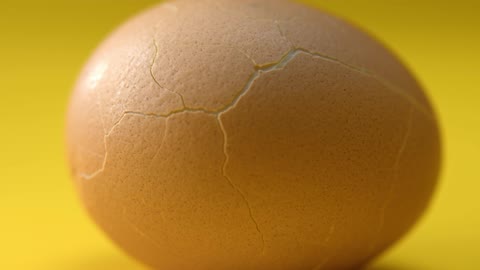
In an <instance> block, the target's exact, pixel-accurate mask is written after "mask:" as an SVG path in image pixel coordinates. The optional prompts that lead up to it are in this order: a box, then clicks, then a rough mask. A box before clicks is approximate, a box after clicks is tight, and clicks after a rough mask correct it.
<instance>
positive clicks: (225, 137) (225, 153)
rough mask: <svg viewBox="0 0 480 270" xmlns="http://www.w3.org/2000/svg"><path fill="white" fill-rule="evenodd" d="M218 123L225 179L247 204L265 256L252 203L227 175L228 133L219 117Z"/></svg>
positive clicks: (263, 242)
mask: <svg viewBox="0 0 480 270" xmlns="http://www.w3.org/2000/svg"><path fill="white" fill-rule="evenodd" d="M217 122H218V125H219V127H220V129H221V130H222V133H223V154H224V155H225V161H224V162H223V166H222V175H223V178H225V180H226V181H227V182H228V184H229V185H230V186H231V187H232V188H233V189H234V190H235V191H236V192H237V193H238V194H239V195H240V197H241V198H242V200H243V201H244V203H245V206H247V208H248V214H249V215H250V219H251V220H252V222H253V223H254V225H255V229H256V230H257V232H258V233H259V235H260V238H261V241H262V250H261V253H260V254H261V255H263V254H264V253H265V237H264V235H263V233H262V231H260V226H259V225H258V222H257V221H256V220H255V217H254V216H253V211H252V207H251V206H250V203H249V202H248V200H247V197H246V196H245V194H244V192H243V191H242V190H241V189H240V188H239V187H238V186H237V185H235V184H234V183H233V181H232V179H230V177H229V176H228V175H227V165H228V161H229V160H230V156H229V155H228V151H227V148H228V138H227V132H226V131H225V127H224V126H223V122H222V121H221V120H220V119H219V117H218V116H217Z"/></svg>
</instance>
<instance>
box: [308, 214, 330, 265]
mask: <svg viewBox="0 0 480 270" xmlns="http://www.w3.org/2000/svg"><path fill="white" fill-rule="evenodd" d="M335 231H336V223H335V222H334V223H332V225H330V230H329V231H328V234H327V236H326V237H325V239H324V240H323V244H322V245H323V246H324V247H326V246H327V245H328V243H329V242H330V240H331V239H332V237H333V234H334V233H335ZM332 257H333V254H332V255H330V256H327V257H325V258H324V259H323V260H322V261H321V262H320V263H319V264H317V265H315V266H314V267H313V268H312V270H321V269H323V267H324V266H325V265H326V264H327V263H328V261H330V259H331V258H332Z"/></svg>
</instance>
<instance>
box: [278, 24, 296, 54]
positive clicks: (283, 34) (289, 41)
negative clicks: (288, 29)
mask: <svg viewBox="0 0 480 270" xmlns="http://www.w3.org/2000/svg"><path fill="white" fill-rule="evenodd" d="M273 24H275V26H276V27H277V29H278V32H279V33H280V36H281V37H282V38H283V39H285V41H286V42H287V43H288V44H290V49H293V48H295V46H294V45H293V43H292V41H291V40H290V39H289V38H287V36H286V35H285V33H284V32H283V29H282V27H280V23H279V22H278V20H274V21H273Z"/></svg>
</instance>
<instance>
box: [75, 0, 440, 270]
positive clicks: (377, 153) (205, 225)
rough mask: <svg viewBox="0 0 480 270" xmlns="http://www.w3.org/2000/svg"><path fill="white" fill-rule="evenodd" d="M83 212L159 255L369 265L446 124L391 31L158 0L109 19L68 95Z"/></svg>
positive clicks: (142, 250) (258, 3)
mask: <svg viewBox="0 0 480 270" xmlns="http://www.w3.org/2000/svg"><path fill="white" fill-rule="evenodd" d="M67 146H68V154H69V161H70V165H71V169H72V173H73V175H74V178H75V184H76V187H77V188H78V190H79V192H80V194H81V198H82V200H83V202H84V203H85V205H86V207H87V209H88V212H89V213H90V214H91V216H92V217H93V219H94V220H95V221H96V222H97V223H98V224H99V226H100V227H101V228H102V229H103V230H104V231H105V232H106V233H107V234H108V235H109V236H110V237H111V238H112V239H113V240H114V241H115V242H116V243H117V244H118V245H119V246H120V247H121V248H123V249H124V250H125V251H126V252H127V253H129V254H130V255H132V256H134V257H136V258H137V259H139V260H140V261H143V262H144V263H146V264H147V265H150V266H152V267H154V268H155V269H165V270H166V269H168V270H179V269H186V270H203V269H204V270H227V269H228V270H235V269H238V270H245V269H248V270H266V269H268V270H277V269H278V270H280V269H284V270H299V269H308V270H311V269H313V270H319V269H348V268H353V267H357V266H359V265H363V264H364V263H366V262H368V261H369V260H370V259H371V258H373V257H375V256H376V255H378V254H379V253H380V252H381V251H383V250H384V249H386V248H387V247H388V246H390V245H391V244H392V243H394V242H395V241H396V240H398V239H399V238H400V237H401V236H402V235H404V234H405V233H406V232H407V231H408V230H409V229H410V228H411V227H412V225H413V224H414V223H415V221H416V220H417V219H418V218H419V216H420V215H421V213H422V212H423V211H424V209H425V207H426V206H427V204H428V202H429V199H430V197H431V194H432V191H433V188H434V186H435V183H436V181H437V174H438V171H439V162H440V142H439V131H438V127H437V123H436V119H435V115H434V112H433V111H432V108H431V106H430V105H429V102H428V100H427V99H426V97H425V95H424V94H423V92H422V89H421V88H420V87H419V85H418V83H417V82H416V80H415V79H414V78H413V77H412V76H411V75H410V73H409V72H408V71H407V70H406V69H405V67H404V66H403V65H402V64H401V63H400V62H399V61H398V60H397V59H396V58H395V57H394V56H393V55H392V54H391V53H390V52H389V51H388V50H386V49H385V48H384V47H383V46H382V45H381V44H379V43H378V42H377V41H375V40H374V39H372V38H371V37H369V36H368V35H366V34H364V33H363V32H361V31H360V30H358V29H357V28H355V27H353V26H351V25H349V24H348V23H346V22H344V21H342V20H339V19H337V18H335V17H333V16H331V15H328V14H325V13H323V12H321V11H318V10H315V9H313V8H310V7H306V6H303V5H300V4H296V3H292V2H287V1H281V0H280V1H278V0H242V1H241V0H200V1H193V0H190V1H176V2H167V3H162V4H160V5H158V6H156V7H153V8H152V9H150V10H148V11H146V12H144V13H142V14H140V15H139V16H137V17H135V18H133V19H131V20H130V21H128V22H127V23H126V24H124V25H123V26H121V27H120V28H119V29H118V30H116V31H115V32H114V33H113V34H112V35H111V36H110V37H109V38H108V39H107V40H106V41H105V42H104V43H103V44H102V45H101V46H100V47H99V48H98V50H97V51H96V52H95V54H94V55H93V56H92V58H91V60H90V61H89V62H88V64H87V65H86V67H85V69H84V71H83V73H82V75H81V76H80V79H79V80H78V83H77V85H76V87H75V90H74V93H73V95H72V99H71V103H70V107H69V112H68V120H67Z"/></svg>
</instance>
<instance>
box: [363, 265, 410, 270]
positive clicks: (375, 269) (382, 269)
mask: <svg viewBox="0 0 480 270" xmlns="http://www.w3.org/2000/svg"><path fill="white" fill-rule="evenodd" d="M358 270H416V268H414V267H407V266H404V265H392V264H379V265H368V266H365V267H363V268H360V269H358Z"/></svg>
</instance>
